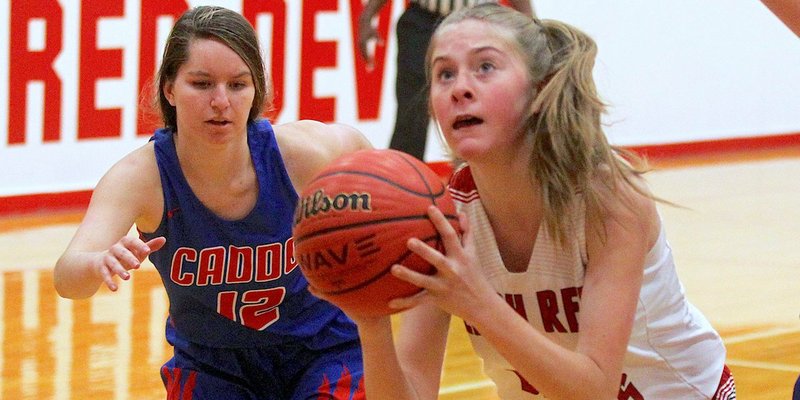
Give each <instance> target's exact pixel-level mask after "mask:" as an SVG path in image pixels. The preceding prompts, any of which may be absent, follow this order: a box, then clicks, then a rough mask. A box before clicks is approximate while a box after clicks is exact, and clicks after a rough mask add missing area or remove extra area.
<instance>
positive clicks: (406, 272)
mask: <svg viewBox="0 0 800 400" xmlns="http://www.w3.org/2000/svg"><path fill="white" fill-rule="evenodd" d="M391 272H392V275H394V276H395V277H396V278H398V279H400V280H403V281H406V282H408V283H410V284H412V285H414V286H417V287H419V288H422V289H427V290H440V289H441V286H442V285H441V284H440V283H439V280H440V279H439V278H438V277H436V275H435V274H434V275H428V274H423V273H421V272H417V271H414V270H413V269H410V268H407V267H406V266H404V265H400V264H395V265H393V266H392V270H391Z"/></svg>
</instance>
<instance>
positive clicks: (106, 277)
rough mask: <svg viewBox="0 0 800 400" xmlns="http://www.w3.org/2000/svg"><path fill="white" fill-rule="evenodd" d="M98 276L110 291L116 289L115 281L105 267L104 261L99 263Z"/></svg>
mask: <svg viewBox="0 0 800 400" xmlns="http://www.w3.org/2000/svg"><path fill="white" fill-rule="evenodd" d="M99 269H100V278H101V279H102V280H103V283H104V284H105V285H106V287H108V289H109V290H111V291H112V292H116V291H117V283H116V282H115V281H114V278H113V277H112V276H111V272H110V271H109V270H108V268H107V267H106V265H105V263H104V264H102V265H100V268H99Z"/></svg>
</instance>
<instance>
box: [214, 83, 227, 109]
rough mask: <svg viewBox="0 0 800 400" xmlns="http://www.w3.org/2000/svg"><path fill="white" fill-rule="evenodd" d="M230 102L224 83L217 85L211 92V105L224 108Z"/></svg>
mask: <svg viewBox="0 0 800 400" xmlns="http://www.w3.org/2000/svg"><path fill="white" fill-rule="evenodd" d="M230 104H231V103H230V100H229V99H228V92H227V88H226V87H225V86H224V85H220V86H217V87H216V88H215V89H214V91H213V92H212V94H211V107H213V108H215V109H217V110H224V109H226V108H228V106H229V105H230Z"/></svg>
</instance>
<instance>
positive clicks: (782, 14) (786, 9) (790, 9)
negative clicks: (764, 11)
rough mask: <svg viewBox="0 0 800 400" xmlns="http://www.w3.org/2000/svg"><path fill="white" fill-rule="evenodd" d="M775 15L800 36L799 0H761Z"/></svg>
mask: <svg viewBox="0 0 800 400" xmlns="http://www.w3.org/2000/svg"><path fill="white" fill-rule="evenodd" d="M761 2H762V3H764V5H765V6H767V8H769V10H770V11H772V13H773V14H775V16H776V17H778V18H779V19H780V20H781V21H783V23H784V24H785V25H786V26H787V27H788V28H789V29H791V30H792V32H794V34H795V35H797V36H798V37H800V1H798V0H761Z"/></svg>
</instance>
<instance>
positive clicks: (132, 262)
mask: <svg viewBox="0 0 800 400" xmlns="http://www.w3.org/2000/svg"><path fill="white" fill-rule="evenodd" d="M134 251H135V252H139V251H141V249H129V247H127V246H125V245H124V244H122V243H117V244H115V245H113V246H111V248H110V249H108V254H109V256H110V258H111V259H109V260H107V261H106V265H109V266H111V267H112V270H114V271H115V272H116V273H117V274H118V275H119V272H118V268H115V267H117V266H119V268H122V270H123V271H126V270H129V269H136V268H139V264H140V263H141V259H140V258H139V257H138V256H136V255H134V253H133V252H134ZM120 276H122V275H120Z"/></svg>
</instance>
